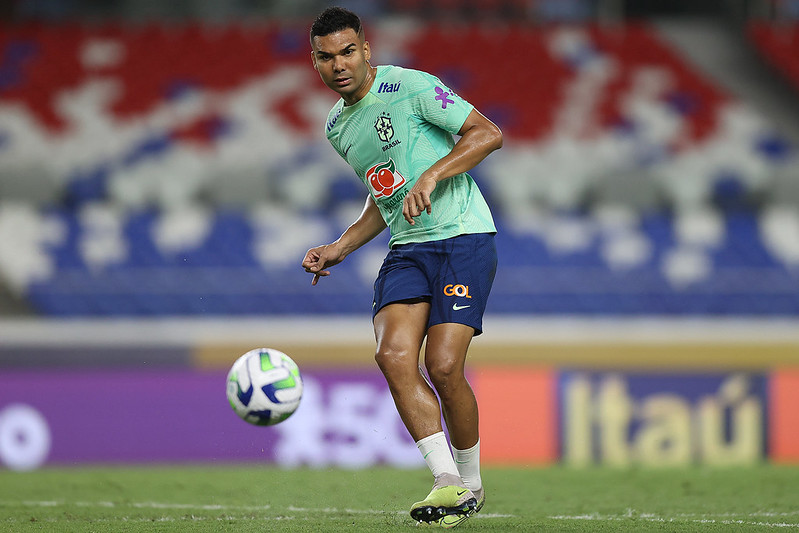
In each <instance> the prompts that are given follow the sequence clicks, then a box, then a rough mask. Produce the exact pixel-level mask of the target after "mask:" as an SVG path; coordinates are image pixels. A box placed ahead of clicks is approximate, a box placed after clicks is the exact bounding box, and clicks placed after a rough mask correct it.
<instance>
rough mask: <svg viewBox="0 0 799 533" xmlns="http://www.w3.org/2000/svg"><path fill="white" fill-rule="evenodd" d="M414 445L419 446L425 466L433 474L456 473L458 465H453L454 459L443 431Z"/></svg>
mask: <svg viewBox="0 0 799 533" xmlns="http://www.w3.org/2000/svg"><path fill="white" fill-rule="evenodd" d="M416 447H417V448H419V451H420V452H421V453H422V457H424V461H425V462H426V463H427V467H428V468H429V469H430V471H431V472H432V473H433V475H434V476H436V477H438V476H440V475H441V474H453V475H455V476H457V475H458V467H457V466H455V460H454V459H453V458H452V452H450V451H449V445H448V444H447V437H446V435H444V432H443V431H439V432H438V433H434V434H432V435H430V436H429V437H425V438H423V439H421V440H419V441H417V442H416Z"/></svg>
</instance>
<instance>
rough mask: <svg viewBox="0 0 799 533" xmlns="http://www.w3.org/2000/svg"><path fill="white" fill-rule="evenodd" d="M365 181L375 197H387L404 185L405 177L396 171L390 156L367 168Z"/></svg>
mask: <svg viewBox="0 0 799 533" xmlns="http://www.w3.org/2000/svg"><path fill="white" fill-rule="evenodd" d="M366 181H367V183H369V185H370V186H371V187H372V192H373V193H374V197H375V198H388V197H389V196H391V195H392V194H394V193H395V192H396V191H397V190H398V189H399V188H401V187H402V186H403V185H405V178H403V177H402V174H400V173H399V172H397V167H396V165H395V164H394V160H393V159H391V158H389V160H388V161H386V162H384V163H378V164H376V165H375V166H373V167H372V168H370V169H369V170H367V171H366Z"/></svg>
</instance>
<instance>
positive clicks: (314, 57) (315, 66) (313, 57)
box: [311, 50, 319, 72]
mask: <svg viewBox="0 0 799 533" xmlns="http://www.w3.org/2000/svg"><path fill="white" fill-rule="evenodd" d="M311 63H312V64H313V68H314V70H315V71H317V72H319V65H317V64H316V54H314V51H313V50H311Z"/></svg>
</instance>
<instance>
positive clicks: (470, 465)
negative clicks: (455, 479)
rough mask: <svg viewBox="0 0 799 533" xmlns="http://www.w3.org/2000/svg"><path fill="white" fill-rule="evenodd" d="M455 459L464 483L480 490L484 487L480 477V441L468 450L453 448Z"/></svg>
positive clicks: (468, 487)
mask: <svg viewBox="0 0 799 533" xmlns="http://www.w3.org/2000/svg"><path fill="white" fill-rule="evenodd" d="M452 454H453V456H454V459H455V466H457V467H458V473H459V474H460V476H461V479H462V480H463V484H464V485H466V488H467V489H469V490H479V489H481V488H483V480H482V479H481V478H480V441H479V440H478V441H477V444H475V445H474V446H472V447H471V448H469V449H468V450H457V449H455V447H453V448H452Z"/></svg>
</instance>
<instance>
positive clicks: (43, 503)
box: [0, 500, 515, 520]
mask: <svg viewBox="0 0 799 533" xmlns="http://www.w3.org/2000/svg"><path fill="white" fill-rule="evenodd" d="M20 505H22V506H26V507H62V506H69V505H74V506H76V507H86V508H92V507H101V508H105V509H113V508H126V507H133V508H136V509H163V510H167V509H173V510H183V511H186V510H200V511H228V512H231V511H247V512H252V511H268V510H272V511H273V512H285V513H293V514H309V515H310V514H339V513H345V514H368V515H376V514H383V513H385V512H386V511H384V510H375V509H350V508H344V509H339V508H336V507H324V508H312V507H297V506H294V505H289V506H288V507H286V508H285V509H276V508H273V507H272V506H271V505H217V504H213V505H203V504H193V503H165V502H119V503H117V502H110V501H97V502H86V501H77V502H69V501H66V500H23V501H9V500H0V507H13V506H20ZM395 512H396V513H397V514H400V515H403V514H406V513H407V511H395ZM514 516H515V515H512V514H499V513H480V514H478V515H476V516H475V517H474V518H481V519H483V518H513V517H514ZM191 518H192V519H198V520H205V518H201V517H194V516H192V517H191ZM278 518H281V517H278ZM282 518H283V519H288V518H291V517H282ZM223 519H234V518H232V517H224V518H223Z"/></svg>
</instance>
